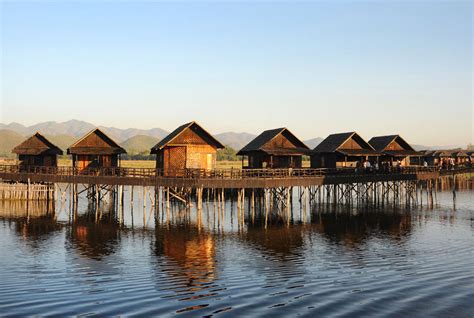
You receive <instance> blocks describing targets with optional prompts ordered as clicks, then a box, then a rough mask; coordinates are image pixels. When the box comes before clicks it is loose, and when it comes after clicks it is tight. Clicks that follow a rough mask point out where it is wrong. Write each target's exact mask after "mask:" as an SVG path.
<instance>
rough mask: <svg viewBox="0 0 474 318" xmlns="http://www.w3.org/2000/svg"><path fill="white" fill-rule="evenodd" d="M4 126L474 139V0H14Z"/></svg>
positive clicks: (4, 66) (4, 11)
mask: <svg viewBox="0 0 474 318" xmlns="http://www.w3.org/2000/svg"><path fill="white" fill-rule="evenodd" d="M0 6H1V54H2V55H1V74H2V77H1V80H2V83H1V84H2V85H1V95H2V96H1V113H0V116H1V117H0V121H1V122H3V123H9V122H12V121H15V122H20V123H22V124H34V123H37V122H40V121H47V120H55V121H65V120H68V119H80V120H86V121H90V122H92V123H95V124H97V125H106V126H117V127H121V128H127V127H136V128H152V127H161V128H164V129H167V130H172V129H173V128H175V127H176V126H177V125H179V124H181V123H183V122H187V121H190V120H197V121H199V122H200V123H202V124H203V125H204V126H205V127H206V128H207V129H208V130H210V131H211V132H214V133H219V132H224V131H237V132H239V131H245V132H250V133H259V132H260V131H262V130H263V129H267V128H275V127H281V126H286V127H288V128H290V129H291V130H292V131H294V132H295V133H296V134H297V135H298V136H300V137H301V138H302V139H308V138H312V137H317V136H321V137H325V136H327V135H328V134H330V133H333V132H342V131H352V130H356V131H359V132H360V133H361V134H362V135H363V136H364V137H366V138H367V139H369V138H370V137H371V136H373V135H379V134H392V133H400V134H402V135H403V136H405V138H406V139H407V140H408V141H410V142H413V143H418V144H420V143H421V144H429V145H445V144H460V145H465V144H467V143H469V142H472V141H473V137H474V132H473V121H474V118H473V109H472V108H473V89H472V84H473V83H472V73H473V63H472V55H473V39H472V37H473V4H472V2H469V1H465V2H456V1H450V2H437V1H430V2H428V1H421V2H411V1H402V2H394V1H390V2H376V1H370V2H356V1H350V2H349V1H331V2H329V1H328V2H253V3H251V2H199V3H198V2H175V3H173V2H152V1H146V2H114V1H104V2H92V1H81V2H69V3H65V2H45V1H36V2H22V1H15V2H13V1H11V2H8V1H7V2H5V1H4V2H1V4H0Z"/></svg>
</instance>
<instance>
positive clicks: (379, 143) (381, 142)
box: [369, 135, 415, 151]
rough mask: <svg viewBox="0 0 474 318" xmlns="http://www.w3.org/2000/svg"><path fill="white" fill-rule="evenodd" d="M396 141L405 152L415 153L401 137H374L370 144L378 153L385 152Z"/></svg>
mask: <svg viewBox="0 0 474 318" xmlns="http://www.w3.org/2000/svg"><path fill="white" fill-rule="evenodd" d="M394 141H396V142H397V143H398V144H400V146H402V147H403V148H404V149H405V150H411V151H415V149H413V147H412V146H410V144H409V143H408V142H406V141H405V139H403V138H402V137H400V135H388V136H377V137H372V139H370V140H369V144H370V145H371V146H372V147H373V148H374V149H375V150H377V151H384V150H385V148H387V147H388V146H389V145H390V144H391V143H392V142H394Z"/></svg>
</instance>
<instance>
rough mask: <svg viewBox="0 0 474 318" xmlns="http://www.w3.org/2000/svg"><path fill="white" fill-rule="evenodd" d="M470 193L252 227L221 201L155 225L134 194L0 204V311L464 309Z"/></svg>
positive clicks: (411, 313)
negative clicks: (94, 208) (73, 209)
mask: <svg viewBox="0 0 474 318" xmlns="http://www.w3.org/2000/svg"><path fill="white" fill-rule="evenodd" d="M473 194H474V192H472V191H460V192H458V194H457V198H456V205H455V206H454V205H453V200H452V193H450V192H441V193H438V196H437V200H438V206H437V207H435V208H433V209H429V208H427V207H419V208H416V209H411V210H406V209H403V210H401V209H390V208H385V209H384V210H381V209H362V208H361V209H356V208H351V209H347V208H338V209H336V210H334V207H317V208H316V209H314V210H312V211H303V212H301V210H300V209H299V208H298V207H295V209H294V211H293V214H294V218H293V221H292V222H290V224H289V225H287V224H286V222H279V220H278V219H272V220H270V222H269V224H268V225H267V227H266V228H265V226H264V224H263V222H262V220H261V219H260V218H259V216H258V215H257V216H256V219H255V220H254V222H253V223H252V222H251V221H250V219H249V217H248V216H246V223H245V224H244V225H242V224H241V223H239V222H238V219H237V212H236V210H235V206H233V205H232V204H231V203H230V202H227V203H226V208H225V211H224V212H225V213H224V215H222V216H221V217H219V216H216V214H217V213H216V212H215V209H214V208H215V206H214V205H213V204H212V203H211V204H209V205H206V204H205V205H204V210H203V212H202V216H201V218H200V220H197V216H196V213H195V211H193V210H192V209H191V212H190V213H189V212H186V211H184V212H183V211H178V210H172V212H171V213H172V216H173V217H172V219H171V220H170V221H169V222H165V221H163V219H160V217H158V218H156V217H155V215H154V214H153V213H152V211H148V209H150V207H149V204H148V207H147V208H145V213H144V211H143V204H142V203H141V202H139V201H138V200H137V202H135V206H134V211H133V213H131V211H130V207H129V206H128V204H126V208H125V211H124V215H123V218H124V224H123V225H119V224H118V222H117V220H116V218H115V217H114V216H113V215H111V214H109V213H107V211H104V212H103V213H102V214H101V215H99V216H97V215H96V214H95V213H94V212H88V211H89V210H90V208H89V207H88V206H87V203H86V202H85V200H82V201H81V202H80V205H79V208H78V213H77V216H75V220H71V214H70V213H69V210H68V206H69V204H68V202H65V203H64V204H62V205H61V204H60V203H58V204H57V206H55V207H54V212H53V211H51V210H52V208H51V207H45V206H41V205H32V204H30V205H29V206H28V208H27V207H26V206H25V204H19V203H16V204H9V203H5V202H0V256H1V257H0V268H1V271H0V315H1V316H29V315H40V316H70V315H99V316H115V315H142V316H177V317H211V316H214V317H231V316H245V317H255V316H266V317H277V316H282V317H288V316H307V317H319V316H331V317H344V316H346V317H368V316H369V317H370V316H373V317H380V316H393V317H426V316H438V317H473V316H474V200H473V198H474V195H473ZM295 205H296V203H295ZM27 210H28V213H27V212H26V211H27ZM48 210H49V211H48ZM246 213H247V212H246ZM132 216H133V218H132ZM97 217H99V220H97V219H96V218H97Z"/></svg>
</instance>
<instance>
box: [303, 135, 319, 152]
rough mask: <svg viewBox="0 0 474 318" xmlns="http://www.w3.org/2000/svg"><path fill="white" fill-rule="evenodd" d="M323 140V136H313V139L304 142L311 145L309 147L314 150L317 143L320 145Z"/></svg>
mask: <svg viewBox="0 0 474 318" xmlns="http://www.w3.org/2000/svg"><path fill="white" fill-rule="evenodd" d="M321 141H323V138H321V137H316V138H313V139H308V140H305V141H303V142H304V143H305V144H306V146H308V147H309V149H311V150H313V149H314V148H315V147H316V146H317V145H319V144H320V143H321Z"/></svg>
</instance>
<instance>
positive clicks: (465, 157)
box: [451, 149, 469, 165]
mask: <svg viewBox="0 0 474 318" xmlns="http://www.w3.org/2000/svg"><path fill="white" fill-rule="evenodd" d="M451 155H452V157H453V158H454V160H455V163H456V164H457V165H464V164H466V163H467V162H469V153H468V151H467V150H462V149H458V150H454V151H453V153H452V154H451Z"/></svg>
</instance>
